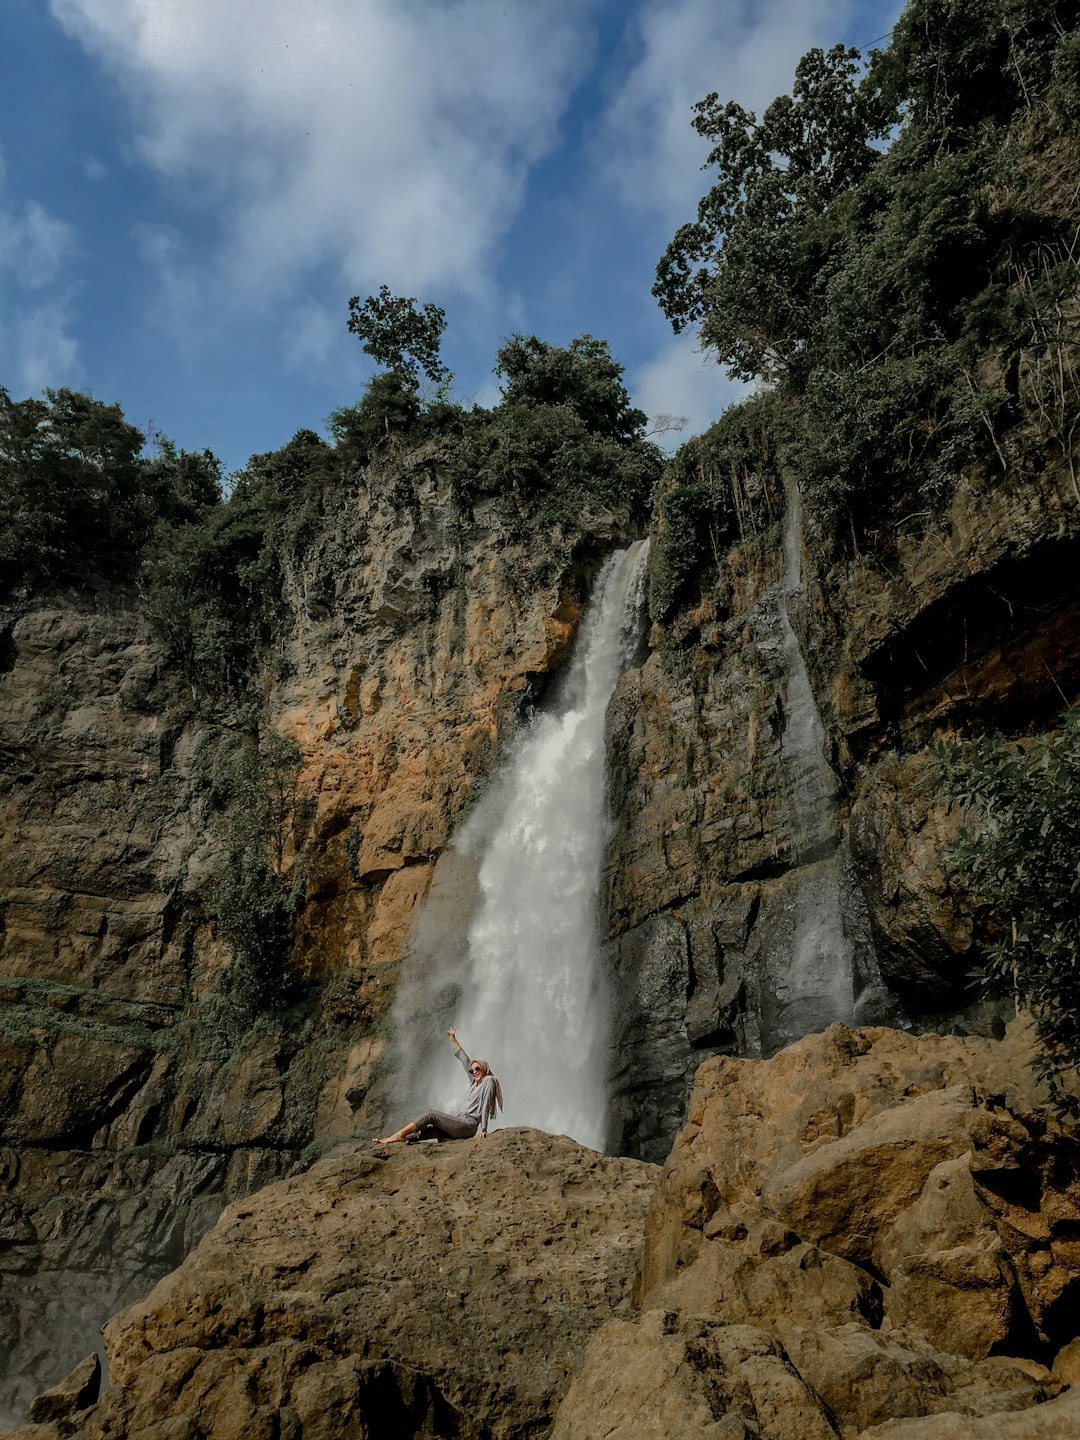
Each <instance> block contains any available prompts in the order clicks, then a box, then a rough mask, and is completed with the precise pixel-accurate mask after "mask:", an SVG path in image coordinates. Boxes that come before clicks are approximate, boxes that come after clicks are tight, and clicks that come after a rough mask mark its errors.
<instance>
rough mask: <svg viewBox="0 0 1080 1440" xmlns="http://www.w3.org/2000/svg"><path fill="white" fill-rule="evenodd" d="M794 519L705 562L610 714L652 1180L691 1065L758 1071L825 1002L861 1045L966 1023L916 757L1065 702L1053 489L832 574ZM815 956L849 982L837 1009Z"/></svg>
mask: <svg viewBox="0 0 1080 1440" xmlns="http://www.w3.org/2000/svg"><path fill="white" fill-rule="evenodd" d="M797 503H798V502H797V497H789V510H788V519H787V525H788V529H787V533H786V535H785V534H784V533H782V530H781V527H780V526H774V527H773V529H772V530H771V531H769V532H767V533H766V534H765V536H764V537H753V538H749V539H747V540H745V541H744V542H742V543H740V544H739V545H737V546H735V547H734V548H733V549H732V550H731V551H729V552H728V553H726V554H725V555H723V556H722V557H718V566H717V570H716V573H715V574H710V577H709V583H708V584H707V586H706V587H704V588H703V590H702V592H701V595H700V597H699V600H698V602H697V604H696V605H693V604H691V605H688V606H687V607H685V609H684V610H683V611H682V613H681V614H680V615H679V616H678V618H677V620H676V621H675V622H674V623H673V624H671V625H669V626H668V627H666V632H665V631H661V630H660V629H659V627H658V629H657V632H656V635H655V636H654V638H655V639H656V640H657V641H658V642H662V643H663V645H664V648H663V649H661V648H659V646H658V648H657V649H656V650H654V652H653V654H652V655H651V656H650V658H649V659H648V661H647V662H646V663H645V664H644V665H643V666H642V667H641V668H640V669H639V670H636V671H634V672H631V673H630V674H628V675H627V676H626V677H625V678H624V680H623V682H622V684H621V686H620V689H619V691H618V693H617V695H616V698H615V701H614V702H613V705H612V709H611V712H610V737H609V738H610V753H611V770H612V797H613V805H614V808H615V814H616V827H615V832H614V835H613V839H612V842H611V845H610V847H609V852H608V864H607V880H606V890H605V897H604V899H605V903H606V907H607V927H608V935H609V937H610V949H611V954H612V963H613V966H614V969H615V971H616V973H617V974H618V975H619V976H620V980H621V985H620V994H621V997H622V998H621V1005H622V1009H621V1015H620V1030H621V1055H622V1061H621V1069H620V1073H619V1077H618V1082H617V1083H618V1095H617V1098H616V1106H617V1112H618V1118H619V1125H620V1133H621V1136H622V1142H623V1144H624V1145H626V1146H627V1147H628V1148H631V1149H633V1150H634V1151H635V1153H641V1154H643V1155H646V1156H648V1157H649V1158H653V1159H657V1160H660V1159H663V1157H664V1155H665V1154H666V1153H667V1147H668V1143H669V1142H668V1137H669V1136H670V1134H671V1133H672V1130H673V1128H674V1126H675V1125H676V1124H677V1123H678V1121H679V1118H680V1116H681V1115H682V1113H684V1112H683V1107H684V1105H685V1100H686V1095H687V1091H688V1086H689V1083H690V1078H691V1076H692V1074H693V1070H694V1066H695V1064H696V1063H697V1062H699V1061H700V1060H701V1059H702V1058H704V1057H705V1056H708V1055H710V1054H718V1053H727V1054H746V1053H749V1054H770V1053H772V1051H774V1050H775V1049H776V1048H778V1046H779V1045H781V1044H784V1043H786V1042H788V1041H790V1040H791V1039H792V1038H794V1036H795V1035H797V1034H800V1033H803V1032H804V1031H807V1030H811V1029H814V1028H817V1027H818V1026H819V1025H820V1024H821V1023H823V1020H827V1019H828V1018H830V1017H829V1015H828V1013H827V1012H828V1010H829V1007H830V1005H831V1007H832V1016H834V1017H839V1018H844V1019H847V1020H849V1021H855V1022H863V1021H867V1020H870V1021H875V1020H877V1021H887V1022H889V1023H896V1022H898V1021H899V1022H901V1023H908V1022H909V1021H914V1023H916V1024H930V1023H938V1022H939V1021H941V1020H942V1019H943V1018H946V1017H948V1023H952V1022H953V1021H955V1020H956V1019H957V1018H958V1017H959V1015H960V1012H962V1011H965V1010H966V1006H967V1003H968V1002H967V1001H966V1000H965V996H964V980H965V976H966V974H967V971H968V970H969V969H970V968H971V967H970V961H969V960H968V959H967V952H968V951H969V949H970V947H971V943H972V935H971V923H970V916H969V914H968V913H967V912H966V911H965V909H964V906H963V903H962V897H958V896H956V895H954V894H953V893H951V891H950V888H949V885H948V881H947V879H946V876H945V874H944V870H943V860H944V849H945V847H946V845H947V843H948V841H949V840H950V839H951V838H952V837H953V835H954V834H955V833H956V828H957V825H958V819H957V817H956V816H955V815H954V814H950V813H948V812H947V811H946V810H945V808H944V807H943V806H942V804H941V803H940V801H939V800H937V799H936V797H935V795H934V793H933V790H932V787H931V786H929V785H928V784H927V781H926V769H927V760H928V757H929V752H930V749H931V747H932V745H933V743H934V742H935V741H936V740H938V739H940V738H942V737H946V736H948V737H953V736H957V735H963V734H971V733H979V732H986V731H1004V732H1005V733H1012V734H1025V733H1030V732H1031V731H1032V730H1038V729H1041V728H1046V726H1047V725H1049V724H1051V723H1052V722H1053V720H1054V718H1055V717H1057V716H1058V715H1060V714H1061V713H1062V712H1063V711H1064V710H1065V709H1067V708H1068V706H1069V705H1070V704H1071V703H1072V701H1073V700H1074V699H1075V697H1076V695H1077V694H1078V693H1080V659H1078V657H1080V607H1078V605H1077V600H1076V591H1075V584H1074V582H1073V580H1072V579H1071V577H1072V576H1073V575H1074V574H1075V564H1076V559H1077V554H1078V550H1077V545H1078V539H1080V506H1078V504H1077V497H1076V494H1075V488H1074V486H1073V483H1072V480H1071V476H1070V474H1069V472H1068V470H1067V469H1066V468H1065V467H1061V468H1060V469H1059V470H1057V471H1056V472H1055V471H1047V472H1043V473H1040V474H1036V475H1024V474H1022V473H1019V472H1018V473H1016V474H1014V475H1013V476H1011V477H1010V479H1009V480H1008V481H1007V482H1005V483H1000V484H993V485H991V484H988V483H982V484H979V483H978V482H976V481H972V482H971V483H969V484H967V485H964V486H961V487H960V489H959V490H958V493H957V495H956V497H955V499H954V501H953V503H952V506H951V509H950V511H949V513H948V515H947V516H946V518H945V521H944V523H941V524H938V523H930V522H929V520H928V518H927V517H925V516H922V517H916V518H915V523H913V524H912V525H911V526H910V527H908V528H907V529H905V530H902V531H901V532H900V534H899V535H898V537H897V538H896V544H895V553H891V554H889V555H888V556H887V557H881V556H878V557H874V556H857V557H855V558H853V559H850V560H846V561H837V560H832V561H826V560H825V558H824V557H822V556H820V555H819V554H817V553H816V552H815V550H814V549H813V546H812V545H811V546H810V547H806V546H804V545H803V543H802V541H801V538H800V537H799V534H798V531H797V529H796V528H795V526H794V525H792V523H791V520H792V509H791V507H792V506H797ZM793 546H797V547H798V550H797V553H796V554H795V555H794V557H793ZM793 577H796V580H795V583H792V581H793ZM793 641H794V642H795V648H794V649H793V648H792V642H793ZM807 685H808V687H809V694H810V696H811V697H812V703H813V704H814V705H815V707H816V709H817V711H818V720H819V724H820V729H819V730H818V731H817V733H816V735H815V734H814V727H813V724H812V723H808V722H807V718H806V698H805V697H806V687H807ZM812 719H813V717H812V716H811V722H812ZM808 735H809V744H808V743H807V736H808ZM815 751H816V754H817V759H816V760H814V759H813V756H814V753H815ZM807 757H810V758H807ZM815 765H816V766H817V767H818V769H817V773H816V774H814V773H813V770H814V766H815ZM803 951H806V952H808V955H809V959H808V961H807V963H806V964H804V965H803V967H802V973H800V963H801V962H800V960H799V956H800V954H801V953H802V952H803ZM822 953H824V954H826V955H828V957H829V962H830V964H832V966H833V967H834V974H836V975H839V974H840V973H841V972H842V971H843V972H844V975H843V982H844V983H843V985H842V986H841V987H840V988H839V989H838V990H836V991H834V992H833V993H832V994H831V995H830V994H829V993H828V986H827V983H826V984H823V983H822V977H821V976H820V975H819V974H817V973H816V971H815V964H814V957H815V955H820V954H822ZM883 983H884V986H885V987H886V989H884V990H883ZM886 990H887V992H888V993H886ZM823 1012H824V1014H823ZM905 1017H907V1018H906V1019H905ZM991 1019H992V1017H991V1016H989V1015H987V1014H983V1015H980V1014H977V1013H975V1012H971V1011H967V1012H966V1023H968V1024H975V1025H980V1024H986V1023H989V1022H990V1020H991Z"/></svg>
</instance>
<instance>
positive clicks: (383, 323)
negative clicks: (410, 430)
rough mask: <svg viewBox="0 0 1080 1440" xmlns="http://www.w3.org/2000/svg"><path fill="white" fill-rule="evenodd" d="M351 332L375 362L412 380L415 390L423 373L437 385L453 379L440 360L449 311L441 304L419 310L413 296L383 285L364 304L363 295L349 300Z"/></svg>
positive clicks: (426, 306)
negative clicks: (391, 289) (447, 312)
mask: <svg viewBox="0 0 1080 1440" xmlns="http://www.w3.org/2000/svg"><path fill="white" fill-rule="evenodd" d="M349 329H350V330H351V331H352V333H353V334H354V335H359V337H360V339H361V341H362V342H363V347H364V349H365V351H366V352H367V353H368V354H369V355H370V356H371V357H372V359H373V360H375V361H377V362H378V364H380V365H385V366H386V368H387V369H388V370H392V371H396V372H397V373H398V374H399V375H401V376H402V377H404V378H405V379H407V380H409V381H411V382H412V386H413V388H415V387H416V386H417V385H418V384H419V372H420V371H421V370H423V372H424V374H425V375H426V376H427V378H428V379H429V380H430V381H431V383H432V384H433V385H442V384H445V383H446V382H447V381H449V380H450V379H451V378H452V376H451V374H450V371H449V370H448V369H447V368H446V366H445V365H444V364H443V363H442V360H441V359H440V358H439V346H440V344H441V342H442V334H443V331H444V330H445V329H446V312H445V311H444V310H442V309H441V308H440V307H439V306H438V305H431V304H427V305H424V306H422V307H421V308H420V309H417V304H416V301H415V300H414V299H413V298H412V297H411V296H405V295H393V294H391V292H390V289H389V287H388V286H386V285H380V286H379V293H378V294H377V295H369V296H368V297H367V299H366V300H365V301H364V303H363V304H362V305H361V303H360V297H359V295H354V296H353V297H352V299H351V300H350V301H349Z"/></svg>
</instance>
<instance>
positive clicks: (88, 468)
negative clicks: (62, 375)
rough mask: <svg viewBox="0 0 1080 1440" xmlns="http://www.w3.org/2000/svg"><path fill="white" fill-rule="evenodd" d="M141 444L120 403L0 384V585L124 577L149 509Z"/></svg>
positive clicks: (149, 521)
mask: <svg viewBox="0 0 1080 1440" xmlns="http://www.w3.org/2000/svg"><path fill="white" fill-rule="evenodd" d="M142 445H143V435H142V432H141V431H140V430H137V429H136V428H135V426H134V425H129V424H128V423H127V421H126V420H125V419H124V414H123V411H122V410H121V409H120V406H119V405H103V404H102V403H101V402H100V401H99V400H95V399H93V398H92V397H91V396H89V395H82V394H79V393H78V392H77V391H74V390H66V389H65V390H46V391H45V392H44V399H42V400H34V399H28V400H22V401H13V400H12V399H11V397H10V396H9V395H8V394H7V392H6V391H4V390H2V389H0V583H6V584H8V585H10V584H12V583H19V582H20V581H22V580H26V579H35V580H53V581H59V580H67V579H86V578H88V577H90V576H92V575H97V574H105V575H109V576H127V575H130V574H131V573H132V572H133V570H134V568H135V566H136V565H137V563H138V558H139V552H140V547H141V546H142V544H143V542H144V540H145V539H146V537H147V535H148V534H149V532H150V529H151V528H152V526H153V523H154V520H155V519H156V514H157V506H156V501H155V499H154V496H153V494H152V493H150V492H149V491H148V490H147V488H146V487H145V485H144V483H143V482H144V479H145V476H144V473H143V466H142V462H141V460H140V451H141V449H142Z"/></svg>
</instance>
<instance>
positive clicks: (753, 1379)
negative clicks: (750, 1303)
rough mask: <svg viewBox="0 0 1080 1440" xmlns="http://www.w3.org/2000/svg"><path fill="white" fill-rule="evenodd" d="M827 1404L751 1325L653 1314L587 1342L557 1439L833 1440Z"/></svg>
mask: <svg viewBox="0 0 1080 1440" xmlns="http://www.w3.org/2000/svg"><path fill="white" fill-rule="evenodd" d="M837 1434H838V1432H837V1430H836V1428H835V1427H834V1425H833V1424H832V1422H831V1421H830V1419H829V1417H828V1415H827V1414H826V1412H825V1410H824V1409H823V1407H822V1405H821V1402H820V1400H819V1399H818V1398H817V1396H816V1395H815V1394H814V1393H813V1391H812V1390H810V1389H809V1388H808V1387H807V1386H806V1385H805V1384H804V1383H803V1381H802V1380H801V1379H800V1378H799V1375H798V1374H797V1372H796V1371H795V1370H794V1368H793V1367H792V1365H791V1363H790V1362H789V1361H788V1359H787V1356H786V1355H785V1354H784V1350H783V1347H782V1346H781V1345H780V1344H779V1343H778V1342H777V1341H776V1340H774V1339H771V1338H770V1337H769V1336H768V1335H766V1334H765V1333H764V1332H762V1331H760V1330H756V1329H754V1328H753V1327H752V1326H749V1325H730V1326H726V1325H716V1324H712V1323H709V1322H694V1321H693V1320H688V1321H687V1322H686V1324H685V1325H684V1326H680V1327H678V1328H676V1326H675V1324H674V1317H673V1316H671V1315H669V1314H667V1313H665V1312H664V1311H659V1310H650V1311H647V1312H646V1313H645V1314H644V1315H643V1316H642V1317H641V1320H640V1321H639V1322H638V1323H637V1324H631V1323H628V1322H626V1321H613V1322H612V1323H611V1324H609V1325H607V1326H605V1327H604V1329H603V1330H601V1331H600V1332H599V1334H598V1335H596V1337H595V1338H594V1339H593V1340H592V1342H591V1343H590V1345H589V1349H588V1352H587V1353H586V1356H585V1364H584V1367H583V1368H582V1371H581V1374H580V1375H579V1376H578V1377H577V1378H576V1379H575V1381H574V1383H573V1385H572V1386H571V1388H570V1392H569V1394H568V1395H567V1397H566V1399H565V1400H564V1401H563V1403H562V1405H561V1406H560V1407H559V1411H558V1414H557V1416H556V1418H555V1424H554V1425H553V1426H552V1429H551V1437H552V1440H594V1437H596V1436H599V1435H602V1436H604V1437H605V1440H670V1437H672V1436H676V1435H677V1436H679V1437H680V1440H750V1437H751V1436H753V1437H756V1440H835V1437H836V1435H837Z"/></svg>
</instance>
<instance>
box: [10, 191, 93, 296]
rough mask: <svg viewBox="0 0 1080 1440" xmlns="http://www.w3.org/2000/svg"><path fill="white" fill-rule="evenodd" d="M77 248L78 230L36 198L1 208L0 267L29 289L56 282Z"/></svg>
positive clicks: (21, 285)
mask: <svg viewBox="0 0 1080 1440" xmlns="http://www.w3.org/2000/svg"><path fill="white" fill-rule="evenodd" d="M74 249H75V232H74V230H72V228H71V226H70V225H67V224H65V222H64V221H63V220H58V219H57V218H56V217H55V215H50V214H49V212H48V211H47V210H46V209H45V207H44V206H43V205H39V204H38V202H37V201H36V200H29V201H27V203H26V204H25V205H23V207H22V209H21V210H8V211H5V210H0V270H4V271H6V272H7V273H8V275H10V276H11V277H12V279H13V280H14V282H15V284H16V285H18V286H20V287H22V288H24V289H28V290H33V289H38V288H40V287H42V286H46V285H51V284H53V283H54V282H55V281H56V279H57V277H58V276H59V274H60V273H61V269H62V266H63V263H64V261H65V260H66V259H67V258H68V257H69V256H70V255H71V254H72V253H73V251H74Z"/></svg>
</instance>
